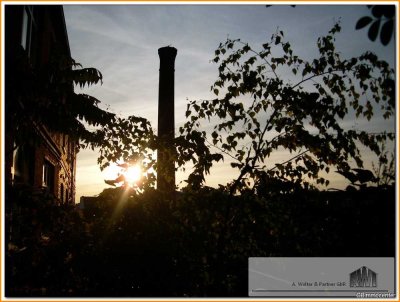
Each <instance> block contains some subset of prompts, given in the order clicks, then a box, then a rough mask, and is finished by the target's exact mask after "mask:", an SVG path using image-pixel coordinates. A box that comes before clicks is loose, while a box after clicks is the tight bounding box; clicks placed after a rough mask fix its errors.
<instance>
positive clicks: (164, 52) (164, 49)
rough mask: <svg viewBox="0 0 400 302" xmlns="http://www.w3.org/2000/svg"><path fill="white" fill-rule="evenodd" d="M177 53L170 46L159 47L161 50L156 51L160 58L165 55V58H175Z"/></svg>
mask: <svg viewBox="0 0 400 302" xmlns="http://www.w3.org/2000/svg"><path fill="white" fill-rule="evenodd" d="M177 52H178V51H177V50H176V48H175V47H171V46H165V47H161V48H159V49H158V54H159V55H160V56H164V55H166V56H173V57H175V56H176V54H177Z"/></svg>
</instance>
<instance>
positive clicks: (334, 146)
mask: <svg viewBox="0 0 400 302" xmlns="http://www.w3.org/2000/svg"><path fill="white" fill-rule="evenodd" d="M340 29H341V28H340V25H339V24H335V25H334V27H333V28H332V29H331V30H330V31H329V33H328V35H326V36H323V37H320V38H319V39H318V41H317V47H318V51H319V57H317V58H315V59H313V60H311V61H307V60H305V59H302V58H300V57H299V56H298V55H296V54H295V52H294V50H293V49H292V47H291V45H290V43H289V42H286V41H285V40H284V33H283V32H282V31H278V32H276V33H275V34H274V35H272V37H271V40H270V41H269V42H267V43H264V44H262V47H261V50H258V51H256V50H254V49H253V48H251V47H250V45H248V44H247V43H244V42H242V41H241V40H240V39H237V40H232V39H227V41H226V42H225V43H221V44H220V45H219V47H218V49H217V50H216V51H215V58H214V59H213V61H214V62H215V63H217V64H218V71H219V76H218V79H217V80H216V81H215V83H214V85H213V86H212V87H211V90H212V91H213V92H214V94H215V95H217V96H219V95H221V94H222V96H221V97H220V98H216V99H213V100H199V101H191V102H190V103H189V104H188V107H187V111H186V116H187V117H188V119H189V120H188V121H187V122H186V123H185V125H184V126H183V127H181V128H180V133H181V135H182V136H181V137H184V138H185V139H186V141H188V142H190V141H191V140H192V138H191V137H190V135H192V134H193V133H196V135H197V142H200V143H201V144H206V145H209V146H210V148H214V150H217V153H216V155H214V156H215V158H216V159H218V160H219V159H220V157H217V154H219V155H221V156H223V157H224V158H225V159H229V160H230V161H231V166H232V167H233V168H237V169H238V170H239V176H238V177H237V178H236V179H235V180H234V181H233V182H232V183H231V184H230V186H229V187H230V191H231V193H235V192H237V191H243V190H248V189H250V190H254V189H255V185H256V184H257V183H258V182H259V180H260V179H263V178H265V177H268V178H276V179H279V180H280V181H281V182H286V181H291V182H292V183H293V184H295V185H301V186H303V187H305V188H308V187H310V185H311V184H312V183H311V182H310V181H313V180H314V181H315V182H316V183H317V184H328V183H329V181H328V180H326V179H324V178H322V177H321V176H320V172H321V171H325V172H329V170H330V168H331V167H336V168H337V169H338V170H339V171H343V172H345V173H347V172H348V171H349V169H350V168H351V167H350V165H349V161H350V160H351V159H352V160H354V161H355V163H356V164H357V166H358V168H362V167H363V160H362V156H361V153H360V151H359V144H361V145H365V146H366V147H368V148H369V149H370V150H372V151H373V152H374V153H375V154H376V155H378V156H379V155H380V154H381V153H382V150H381V148H380V147H381V143H382V142H384V141H386V140H388V139H390V140H393V138H394V134H393V133H387V132H382V133H368V132H366V131H363V130H362V129H346V128H345V127H344V126H343V123H342V121H343V120H345V119H365V120H367V121H369V120H371V118H372V117H373V116H374V113H375V114H376V113H379V114H380V115H382V118H384V119H388V118H390V117H391V116H392V115H393V114H394V107H395V94H394V92H395V88H394V87H395V84H394V83H395V82H394V70H393V69H391V68H390V67H389V65H388V64H387V63H386V62H385V61H381V60H379V59H378V58H377V56H376V55H375V54H373V53H371V52H365V53H364V54H362V55H360V56H359V57H353V58H349V59H343V58H342V57H341V55H340V53H339V52H338V51H337V50H336V49H335V36H336V34H337V33H338V32H340ZM207 121H210V122H211V125H213V131H210V132H211V133H207V132H206V131H201V130H200V128H201V127H204V123H205V122H207ZM178 139H179V138H178ZM205 142H206V143H205ZM278 150H287V151H289V152H290V153H291V154H292V155H291V157H289V160H287V161H285V162H281V163H271V162H270V161H269V158H270V157H271V155H272V154H273V152H274V151H275V152H276V151H278ZM199 158H200V157H199ZM198 164H200V163H198ZM201 164H203V171H204V172H207V171H208V169H209V167H210V166H211V163H210V162H208V161H205V163H204V159H202V162H201ZM198 180H199V181H203V180H204V178H200V177H199V179H198Z"/></svg>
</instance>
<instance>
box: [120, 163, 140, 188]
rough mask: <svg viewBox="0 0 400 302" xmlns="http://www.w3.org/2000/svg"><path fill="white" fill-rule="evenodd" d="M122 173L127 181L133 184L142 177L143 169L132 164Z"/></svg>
mask: <svg viewBox="0 0 400 302" xmlns="http://www.w3.org/2000/svg"><path fill="white" fill-rule="evenodd" d="M122 174H123V175H124V176H125V181H126V182H127V183H128V184H130V185H132V184H135V183H136V182H137V181H138V180H139V179H140V178H141V177H142V170H141V169H140V167H139V166H130V167H128V169H126V171H124V172H122Z"/></svg>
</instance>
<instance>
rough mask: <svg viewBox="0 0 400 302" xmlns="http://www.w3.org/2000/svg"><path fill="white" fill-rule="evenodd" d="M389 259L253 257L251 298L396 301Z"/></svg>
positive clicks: (393, 262) (393, 267)
mask: <svg viewBox="0 0 400 302" xmlns="http://www.w3.org/2000/svg"><path fill="white" fill-rule="evenodd" d="M395 283H396V282H395V261H394V258H389V257H371V258H370V257H368V258H341V257H294V258H283V257H270V258H265V257H251V258H249V296H254V297H299V298H303V297H315V298H317V297H330V298H333V297H340V298H345V297H348V298H394V297H395V292H396V288H395V286H396V284H395Z"/></svg>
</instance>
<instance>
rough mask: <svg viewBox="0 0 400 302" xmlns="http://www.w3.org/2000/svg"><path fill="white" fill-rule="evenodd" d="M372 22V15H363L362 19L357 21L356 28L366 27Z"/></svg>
mask: <svg viewBox="0 0 400 302" xmlns="http://www.w3.org/2000/svg"><path fill="white" fill-rule="evenodd" d="M371 22H372V18H371V17H369V16H365V17H362V18H361V19H359V20H358V21H357V24H356V30H358V29H361V28H364V27H365V26H367V25H368V24H370V23H371Z"/></svg>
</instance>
